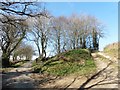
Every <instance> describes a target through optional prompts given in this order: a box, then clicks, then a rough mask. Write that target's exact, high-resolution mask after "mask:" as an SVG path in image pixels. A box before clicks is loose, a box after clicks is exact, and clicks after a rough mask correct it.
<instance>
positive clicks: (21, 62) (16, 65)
mask: <svg viewBox="0 0 120 90" xmlns="http://www.w3.org/2000/svg"><path fill="white" fill-rule="evenodd" d="M26 62H27V61H26V60H21V61H19V62H17V63H12V64H11V67H14V68H17V67H20V66H22V65H23V64H24V63H26Z"/></svg>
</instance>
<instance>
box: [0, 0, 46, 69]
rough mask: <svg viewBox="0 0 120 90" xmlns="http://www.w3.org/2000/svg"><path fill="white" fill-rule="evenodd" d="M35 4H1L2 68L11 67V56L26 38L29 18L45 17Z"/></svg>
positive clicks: (0, 37) (0, 41) (0, 45)
mask: <svg viewBox="0 0 120 90" xmlns="http://www.w3.org/2000/svg"><path fill="white" fill-rule="evenodd" d="M39 5H40V4H38V3H34V2H0V47H1V50H2V66H3V67H8V66H10V62H9V60H10V56H11V55H12V53H13V51H14V50H15V49H16V48H17V46H18V45H19V44H20V43H21V42H22V40H23V39H24V38H25V37H26V34H27V32H28V30H29V29H28V26H29V25H28V24H29V23H28V22H27V19H28V18H29V17H35V16H38V15H41V16H45V14H44V13H43V12H42V9H41V8H39V7H40V6H39Z"/></svg>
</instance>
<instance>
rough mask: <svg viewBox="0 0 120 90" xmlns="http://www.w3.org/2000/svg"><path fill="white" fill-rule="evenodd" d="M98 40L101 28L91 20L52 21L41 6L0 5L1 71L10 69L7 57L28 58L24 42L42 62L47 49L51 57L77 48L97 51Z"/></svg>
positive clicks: (78, 17)
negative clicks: (36, 53) (49, 50)
mask: <svg viewBox="0 0 120 90" xmlns="http://www.w3.org/2000/svg"><path fill="white" fill-rule="evenodd" d="M40 5H41V7H40ZM20 6H22V8H21V7H20ZM15 7H16V8H17V9H15ZM38 11H39V12H38ZM101 37H103V25H102V23H100V22H99V21H98V19H97V18H96V17H94V16H90V15H84V14H81V15H78V14H72V15H71V16H69V17H65V16H59V17H54V16H52V15H51V14H50V13H49V12H48V11H47V10H46V8H45V7H44V6H43V7H42V3H39V4H36V3H33V2H0V47H1V50H2V65H3V67H8V66H10V62H9V60H10V56H13V60H16V59H17V57H23V56H24V57H26V59H31V58H32V55H33V52H34V51H33V48H32V47H33V46H30V45H22V42H25V40H27V41H29V42H33V44H34V45H36V47H37V52H38V55H39V58H41V59H46V57H47V56H46V54H47V49H48V48H49V49H52V50H51V51H53V49H54V53H55V54H59V53H61V52H65V51H67V50H70V49H78V48H83V49H86V48H87V49H90V50H98V49H99V39H100V38H101Z"/></svg>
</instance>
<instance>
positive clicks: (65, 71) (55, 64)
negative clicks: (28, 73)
mask: <svg viewBox="0 0 120 90" xmlns="http://www.w3.org/2000/svg"><path fill="white" fill-rule="evenodd" d="M43 64H44V65H43ZM33 68H34V71H35V72H41V71H42V72H43V73H47V74H50V75H58V76H65V75H70V74H75V73H76V74H79V75H86V74H90V73H93V72H95V69H96V66H95V63H94V60H93V58H92V56H91V55H90V52H89V51H88V50H87V49H77V50H70V51H67V52H64V53H61V54H59V55H56V56H54V57H53V58H51V59H49V60H48V61H46V62H43V63H37V64H35V62H34V63H33Z"/></svg>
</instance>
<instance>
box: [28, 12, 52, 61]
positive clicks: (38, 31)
mask: <svg viewBox="0 0 120 90" xmlns="http://www.w3.org/2000/svg"><path fill="white" fill-rule="evenodd" d="M45 12H46V13H47V11H45ZM48 17H49V15H48ZM48 17H45V16H37V17H35V18H34V21H33V24H34V25H33V27H32V30H31V32H30V33H31V35H32V36H33V37H32V38H31V39H30V40H31V41H34V43H35V45H36V46H37V49H38V53H39V57H41V59H42V58H46V49H47V46H48V40H49V36H50V33H49V32H50V28H51V26H50V22H51V18H48Z"/></svg>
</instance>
